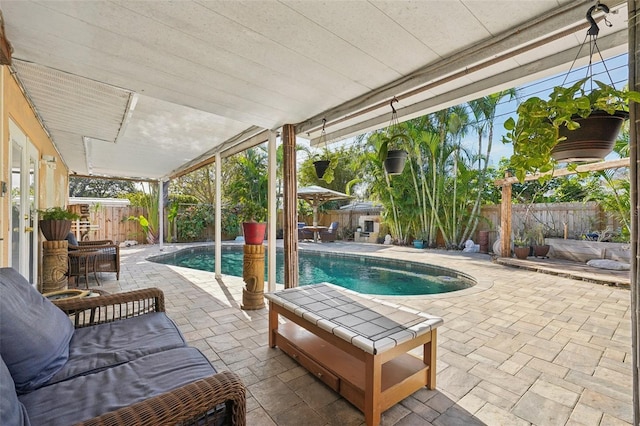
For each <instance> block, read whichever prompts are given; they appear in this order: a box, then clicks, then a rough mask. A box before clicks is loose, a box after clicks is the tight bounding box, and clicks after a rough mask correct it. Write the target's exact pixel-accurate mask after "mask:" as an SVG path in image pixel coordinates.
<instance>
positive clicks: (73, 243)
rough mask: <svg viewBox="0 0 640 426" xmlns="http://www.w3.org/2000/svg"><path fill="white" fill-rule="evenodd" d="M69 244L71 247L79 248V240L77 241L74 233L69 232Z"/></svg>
mask: <svg viewBox="0 0 640 426" xmlns="http://www.w3.org/2000/svg"><path fill="white" fill-rule="evenodd" d="M67 242H68V243H69V245H70V246H77V245H78V240H77V239H76V235H75V234H74V233H73V232H69V233H68V234H67Z"/></svg>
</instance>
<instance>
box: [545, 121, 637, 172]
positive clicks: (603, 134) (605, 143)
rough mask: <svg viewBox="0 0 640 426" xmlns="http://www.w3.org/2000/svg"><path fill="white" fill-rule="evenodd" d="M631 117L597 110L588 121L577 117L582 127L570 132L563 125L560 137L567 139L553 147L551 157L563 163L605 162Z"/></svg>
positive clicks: (559, 133)
mask: <svg viewBox="0 0 640 426" xmlns="http://www.w3.org/2000/svg"><path fill="white" fill-rule="evenodd" d="M627 118H629V113H628V112H626V111H617V112H616V113H615V114H613V115H611V114H608V113H607V112H605V111H594V112H592V113H591V115H590V116H588V117H586V118H582V117H577V118H574V120H575V121H577V122H578V123H580V128H578V129H576V130H568V129H567V128H566V127H565V126H560V128H559V129H558V135H559V136H561V137H562V136H564V137H566V138H567V139H566V140H564V141H561V142H558V144H557V145H556V146H555V147H554V148H553V151H551V157H553V159H554V160H556V161H560V162H580V161H597V160H604V158H605V157H606V156H607V155H609V153H610V152H611V151H612V150H613V146H614V145H615V142H616V138H617V137H618V133H620V128H621V127H622V123H623V122H624V120H626V119H627Z"/></svg>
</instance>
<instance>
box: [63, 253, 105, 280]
mask: <svg viewBox="0 0 640 426" xmlns="http://www.w3.org/2000/svg"><path fill="white" fill-rule="evenodd" d="M99 254H100V252H99V251H98V250H78V251H70V252H69V277H72V276H75V277H78V279H79V277H81V276H82V275H84V283H85V286H86V287H87V289H89V272H93V277H94V278H95V279H96V282H97V283H98V285H100V280H98V273H97V272H98V271H97V270H96V260H97V259H98V255H99ZM72 262H77V266H78V267H77V269H76V268H72V267H71V264H72ZM78 284H79V283H78Z"/></svg>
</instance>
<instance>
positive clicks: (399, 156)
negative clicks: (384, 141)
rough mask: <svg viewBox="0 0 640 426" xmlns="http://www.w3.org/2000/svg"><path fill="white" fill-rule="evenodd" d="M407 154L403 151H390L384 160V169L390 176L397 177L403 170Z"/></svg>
mask: <svg viewBox="0 0 640 426" xmlns="http://www.w3.org/2000/svg"><path fill="white" fill-rule="evenodd" d="M408 155H409V153H408V152H407V151H405V150H403V149H391V150H389V151H388V152H387V158H386V159H385V160H384V169H385V170H386V171H387V173H388V174H390V175H399V174H401V173H402V170H404V163H405V162H406V161H407V156H408Z"/></svg>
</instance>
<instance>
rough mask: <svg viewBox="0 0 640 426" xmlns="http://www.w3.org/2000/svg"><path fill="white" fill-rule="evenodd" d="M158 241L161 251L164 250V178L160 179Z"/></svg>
mask: <svg viewBox="0 0 640 426" xmlns="http://www.w3.org/2000/svg"><path fill="white" fill-rule="evenodd" d="M158 240H159V241H158V243H159V244H160V251H162V250H164V246H163V244H164V188H163V182H162V179H159V180H158Z"/></svg>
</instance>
